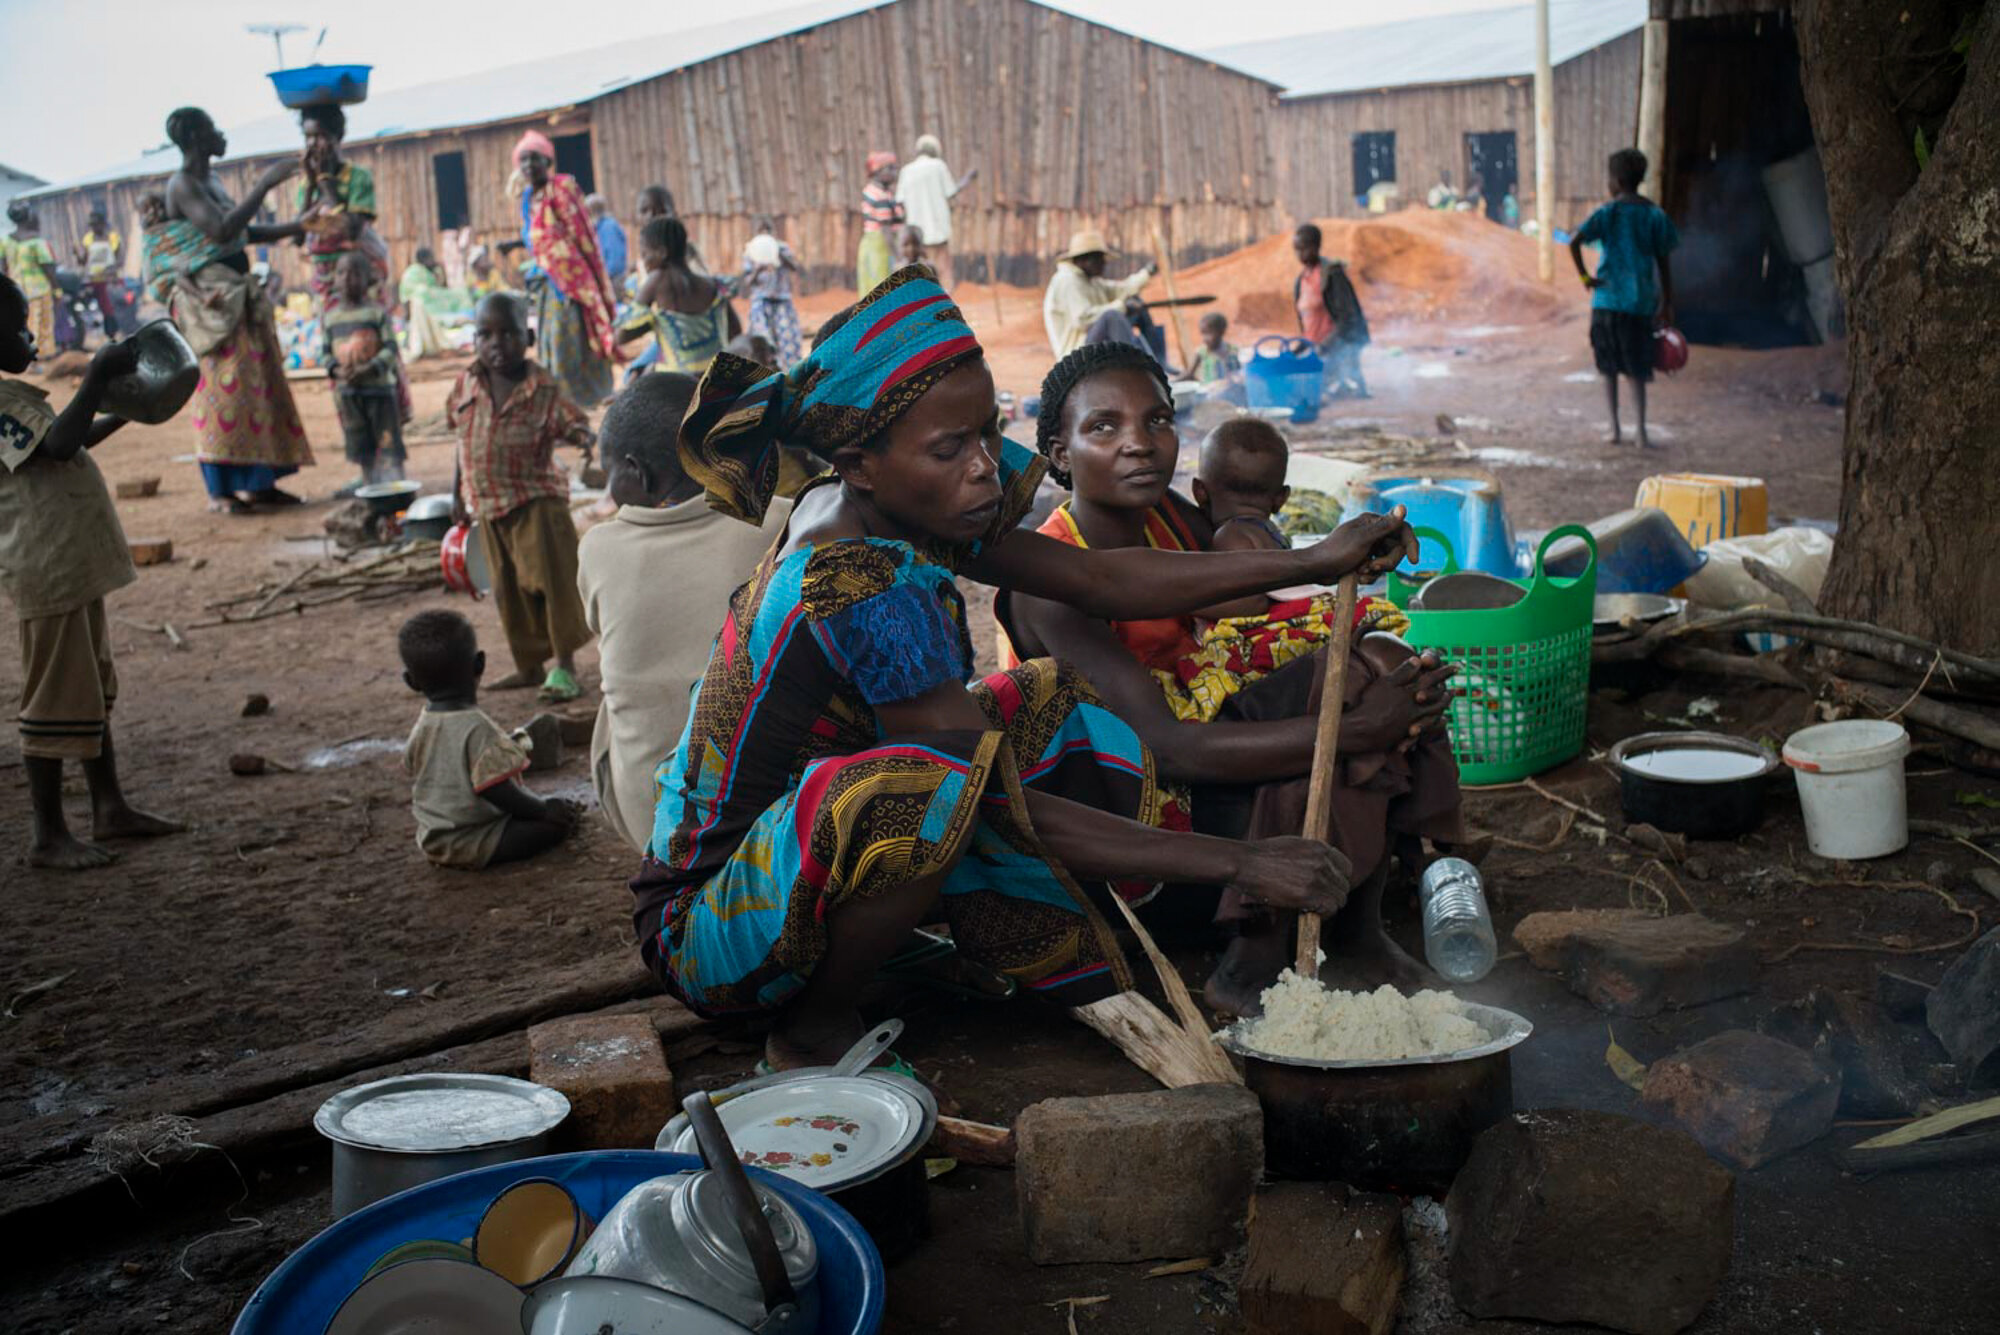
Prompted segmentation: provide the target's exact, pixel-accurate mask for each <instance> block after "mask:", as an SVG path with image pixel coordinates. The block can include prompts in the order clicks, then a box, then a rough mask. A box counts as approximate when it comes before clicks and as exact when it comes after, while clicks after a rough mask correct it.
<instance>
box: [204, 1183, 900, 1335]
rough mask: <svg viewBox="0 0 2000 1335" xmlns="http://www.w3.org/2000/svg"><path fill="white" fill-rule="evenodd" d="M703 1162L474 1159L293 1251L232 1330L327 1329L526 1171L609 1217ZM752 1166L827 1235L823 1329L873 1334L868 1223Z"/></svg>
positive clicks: (471, 1222) (874, 1281) (876, 1297)
mask: <svg viewBox="0 0 2000 1335" xmlns="http://www.w3.org/2000/svg"><path fill="white" fill-rule="evenodd" d="M700 1167H701V1160H700V1159H699V1158H697V1157H696V1156H694V1155H692V1154H664V1153H661V1152H659V1151H657V1150H595V1151H591V1152H588V1153H584V1154H553V1155H549V1156H548V1157H546V1158H541V1159H523V1160H520V1161H519V1162H516V1163H504V1164H495V1165H493V1166H492V1167H491V1168H475V1169H473V1170H472V1171H471V1172H468V1173H459V1174H456V1175H455V1176H452V1177H447V1178H441V1179H439V1180H438V1181H436V1182H426V1183H425V1184H424V1185H422V1186H420V1187H412V1188H410V1189H409V1190H408V1191H404V1192H399V1193H397V1194H396V1195H394V1196H390V1197H387V1198H385V1199H383V1200H379V1201H376V1202H375V1203H374V1204H373V1205H370V1206H367V1207H365V1208H363V1209H360V1210H356V1211H355V1212H354V1213H353V1214H351V1215H348V1216H347V1217H346V1218H345V1219H342V1220H340V1221H339V1222H337V1223H335V1224H333V1225H332V1226H331V1227H329V1228H327V1229H326V1230H325V1231H324V1232H322V1233H320V1235H319V1236H318V1237H316V1238H314V1239H313V1240H312V1241H310V1242H308V1243H306V1245H305V1246H303V1247H301V1248H299V1249H298V1250H297V1251H295V1252H293V1253H292V1254H291V1256H289V1257H287V1258H286V1260H285V1262H284V1263H283V1264H282V1265H280V1266H279V1267H278V1268H277V1269H276V1270H273V1271H272V1272H271V1274H270V1276H269V1277H268V1278H267V1279H265V1281H264V1282H263V1283H262V1284H260V1285H258V1286H257V1291H256V1292H255V1293H253V1294H251V1295H250V1301H249V1302H248V1303H246V1304H244V1307H243V1311H242V1312H241V1313H240V1314H239V1315H238V1316H237V1318H236V1325H235V1326H234V1327H232V1335H319V1332H321V1331H323V1330H325V1329H326V1325H327V1322H329V1321H331V1320H333V1315H334V1313H335V1312H337V1311H338V1310H339V1309H340V1305H341V1303H343V1302H345V1301H346V1300H347V1296H348V1295H349V1294H351V1293H352V1292H354V1289H355V1287H356V1286H357V1285H359V1284H360V1283H361V1281H362V1279H363V1278H364V1277H365V1276H366V1275H367V1273H368V1267H370V1266H371V1265H373V1264H375V1261H376V1260H377V1258H379V1257H380V1256H381V1255H382V1254H383V1253H384V1252H386V1251H388V1250H389V1249H391V1248H392V1247H398V1246H401V1245H402V1244H404V1243H406V1242H414V1241H417V1240H419V1239H425V1238H438V1239H443V1240H444V1241H447V1242H456V1241H458V1240H459V1239H461V1238H469V1237H471V1236H472V1234H473V1231H474V1230H475V1229H477V1228H478V1226H479V1217H480V1215H481V1214H482V1213H484V1212H485V1210H486V1207H487V1206H488V1205H490V1204H491V1203H492V1201H493V1198H494V1197H495V1196H498V1195H499V1194H500V1193H501V1192H502V1191H504V1190H506V1189H507V1188H508V1187H510V1186H512V1185H514V1184H515V1183H516V1182H519V1181H522V1180H523V1179H525V1178H531V1177H546V1178H552V1179H554V1180H555V1181H557V1182H560V1183H562V1185H563V1186H565V1187H567V1188H568V1189H569V1192H570V1194H571V1195H573V1196H575V1197H576V1199H577V1203H578V1204H580V1205H581V1206H582V1207H583V1208H584V1210H585V1212H586V1213H588V1214H589V1215H590V1217H591V1218H593V1219H602V1218H603V1217H604V1214H605V1212H606V1211H607V1210H609V1209H610V1208H611V1207H612V1206H613V1205H615V1204H617V1202H618V1200H619V1198H620V1197H622V1196H623V1195H624V1194H625V1193H626V1192H628V1191H630V1190H631V1189H632V1188H633V1187H636V1186H638V1185H639V1184H640V1183H641V1182H644V1181H647V1180H649V1179H651V1178H655V1177H662V1176H665V1175H666V1174H668V1173H679V1172H684V1171H686V1170H688V1169H695V1168H700ZM749 1172H750V1174H751V1175H752V1176H753V1177H755V1178H756V1179H757V1181H758V1182H759V1183H761V1184H762V1185H764V1186H767V1187H769V1188H771V1189H772V1190H774V1191H776V1192H777V1193H778V1194H779V1195H781V1196H783V1197H784V1198H785V1200H786V1202H787V1203H788V1204H790V1205H791V1206H792V1208H793V1209H795V1210H797V1211H798V1212H799V1213H800V1214H801V1215H802V1216H804V1218H805V1221H806V1225H807V1227H809V1228H811V1229H812V1235H813V1241H814V1242H816V1243H818V1244H819V1300H820V1320H819V1331H820V1335H874V1333H875V1332H876V1331H877V1330H878V1329H880V1328H881V1325H882V1306H883V1304H884V1302H886V1301H887V1299H888V1287H887V1284H886V1281H885V1280H884V1279H883V1276H882V1258H881V1256H880V1255H879V1254H878V1253H877V1252H876V1250H875V1244H874V1242H872V1241H871V1240H870V1239H869V1237H868V1235H867V1234H866V1233H864V1232H863V1231H862V1229H861V1225H859V1224H857V1223H855V1222H854V1216H853V1215H851V1214H849V1213H848V1212H847V1211H845V1210H843V1209H841V1208H840V1207H839V1206H838V1205H835V1204H834V1203H833V1202H832V1201H830V1200H828V1199H827V1198H826V1197H825V1196H822V1195H821V1194H820V1193H818V1192H816V1191H814V1190H812V1189H811V1188H810V1187H802V1186H800V1185H799V1184H798V1183H796V1182H792V1181H788V1180H786V1179H785V1178H783V1177H780V1176H778V1175H777V1174H775V1173H768V1172H765V1171H764V1170H763V1169H761V1168H752V1169H750V1170H749ZM526 1298H527V1295H526V1294H523V1295H522V1299H523V1301H525V1300H526Z"/></svg>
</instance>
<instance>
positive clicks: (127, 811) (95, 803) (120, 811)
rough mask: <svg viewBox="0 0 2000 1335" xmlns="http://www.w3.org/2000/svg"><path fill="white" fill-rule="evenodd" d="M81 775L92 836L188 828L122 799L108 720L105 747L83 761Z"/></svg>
mask: <svg viewBox="0 0 2000 1335" xmlns="http://www.w3.org/2000/svg"><path fill="white" fill-rule="evenodd" d="M83 777H84V779H85V781H86V782H88V783H89V784H90V835H91V838H93V839H151V838H154V837H156V836H158V835H162V834H179V833H181V832H182V831H183V830H185V829H187V826H185V825H183V824H181V823H180V822H179V821H171V820H168V819H166V818H165V817H164V816H154V815H151V814H149V813H147V812H144V811H141V810H139V809H138V808H137V807H134V806H133V805H132V804H131V803H130V802H127V801H126V800H125V789H124V787H123V786H122V785H121V784H120V783H119V782H118V758H117V756H116V755H115V754H113V752H112V749H111V725H110V724H106V725H105V727H104V749H103V750H102V751H99V752H98V753H97V759H95V760H86V761H84V762H83Z"/></svg>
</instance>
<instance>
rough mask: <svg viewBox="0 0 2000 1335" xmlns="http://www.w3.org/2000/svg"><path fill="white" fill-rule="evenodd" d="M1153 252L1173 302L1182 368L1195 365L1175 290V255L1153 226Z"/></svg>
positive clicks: (1175, 344)
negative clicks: (1169, 250) (1169, 251)
mask: <svg viewBox="0 0 2000 1335" xmlns="http://www.w3.org/2000/svg"><path fill="white" fill-rule="evenodd" d="M1153 253H1154V255H1156V256H1158V257H1159V261H1160V277H1161V278H1163V279H1165V280H1166V284H1167V300H1168V301H1169V302H1171V303H1173V304H1172V306H1171V307H1170V308H1169V313H1170V314H1171V315H1172V316H1173V317H1174V346H1175V347H1177V348H1179V349H1180V352H1181V369H1182V370H1183V371H1185V370H1187V369H1188V368H1189V367H1191V366H1193V365H1194V357H1193V355H1192V354H1191V353H1190V352H1189V350H1188V336H1187V321H1185V320H1183V319H1181V309H1180V294H1179V293H1177V292H1175V291H1174V257H1173V256H1172V255H1171V254H1169V253H1168V251H1167V239H1166V238H1165V237H1164V236H1162V235H1161V234H1160V229H1159V228H1158V227H1157V226H1156V227H1154V228H1153Z"/></svg>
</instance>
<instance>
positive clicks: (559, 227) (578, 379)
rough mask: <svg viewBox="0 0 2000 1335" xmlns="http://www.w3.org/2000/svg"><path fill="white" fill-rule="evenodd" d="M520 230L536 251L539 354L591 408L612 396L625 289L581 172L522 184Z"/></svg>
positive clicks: (533, 284) (531, 287) (533, 277)
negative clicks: (611, 267) (606, 251)
mask: <svg viewBox="0 0 2000 1335" xmlns="http://www.w3.org/2000/svg"><path fill="white" fill-rule="evenodd" d="M521 237H522V239H523V240H524V241H526V242H527V243H528V251H529V253H530V254H531V255H533V256H534V269H533V270H532V271H531V272H530V274H529V276H528V296H529V298H530V299H531V300H532V301H533V302H534V304H535V360H536V361H538V362H540V363H541V364H542V369H543V370H545V371H547V372H548V373H549V374H550V375H553V376H554V377H555V378H556V381H557V383H558V384H560V385H561V386H562V387H563V389H564V390H565V391H566V392H567V393H568V394H569V396H570V397H571V398H572V399H575V400H576V401H577V403H578V404H580V405H581V406H583V407H585V408H589V407H592V406H594V405H595V404H597V403H599V402H601V401H602V400H604V399H607V398H609V397H611V390H612V384H611V363H612V361H613V360H614V357H615V352H614V349H615V348H616V347H617V334H618V316H617V311H618V297H617V294H616V293H615V292H614V291H613V290H612V287H611V276H610V274H609V273H607V272H606V270H605V268H604V256H603V255H602V254H601V253H600V252H599V251H598V249H597V228H596V227H595V226H594V225H593V224H592V222H591V218H590V212H589V210H588V209H586V208H585V207H584V205H583V190H582V189H581V188H580V187H579V186H578V185H577V183H576V178H575V177H573V176H566V175H564V174H563V173H561V172H551V173H549V178H548V181H547V183H546V184H544V185H543V186H542V187H541V189H539V190H535V189H529V190H523V191H522V192H521Z"/></svg>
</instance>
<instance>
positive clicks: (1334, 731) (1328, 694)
mask: <svg viewBox="0 0 2000 1335" xmlns="http://www.w3.org/2000/svg"><path fill="white" fill-rule="evenodd" d="M1356 580H1357V577H1356V576H1354V575H1351V574H1349V575H1342V576H1341V577H1340V587H1339V591H1338V592H1337V593H1336V594H1335V595H1334V600H1333V638H1332V639H1331V640H1329V641H1328V642H1327V646H1326V669H1325V673H1324V675H1323V676H1322V677H1321V678H1320V693H1319V731H1318V732H1317V733H1316V734H1315V735H1314V737H1313V759H1312V781H1311V783H1310V784H1309V785H1308V786H1307V788H1306V827H1305V831H1304V833H1305V837H1306V838H1308V839H1317V840H1319V841H1320V842H1321V843H1332V842H1333V840H1332V838H1331V836H1332V834H1333V785H1334V763H1335V761H1336V760H1337V758H1338V757H1339V754H1340V709H1341V701H1342V699H1343V698H1344V697H1345V696H1346V694H1347V653H1348V650H1349V649H1350V648H1352V647H1353V644H1354V602H1355V597H1356ZM1297 972H1298V974H1299V976H1300V977H1301V978H1317V977H1319V915H1318V914H1317V913H1300V914H1299V959H1298V965H1297Z"/></svg>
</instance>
